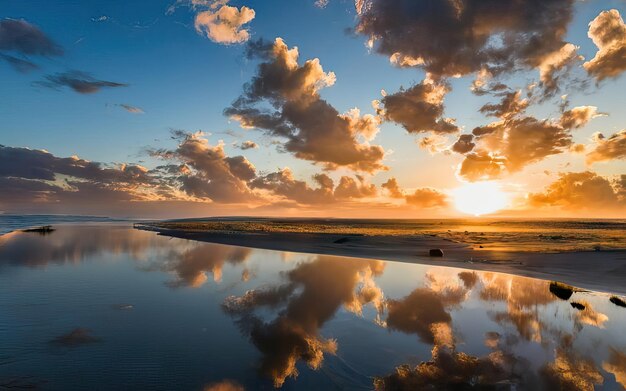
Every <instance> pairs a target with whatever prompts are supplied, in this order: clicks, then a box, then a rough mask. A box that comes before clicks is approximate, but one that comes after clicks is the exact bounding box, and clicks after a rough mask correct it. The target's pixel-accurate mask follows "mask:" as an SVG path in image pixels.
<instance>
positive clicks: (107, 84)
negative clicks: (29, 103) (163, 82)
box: [36, 71, 128, 94]
mask: <svg viewBox="0 0 626 391" xmlns="http://www.w3.org/2000/svg"><path fill="white" fill-rule="evenodd" d="M36 85H39V86H43V87H48V88H52V89H59V88H61V87H68V88H71V89H72V90H74V91H75V92H78V93H79V94H93V93H96V92H99V91H100V90H101V89H103V88H117V87H127V86H128V84H124V83H117V82H112V81H106V80H98V79H95V78H93V76H91V75H89V74H87V73H84V72H80V71H69V72H63V73H57V74H54V75H48V76H46V80H44V81H39V82H36Z"/></svg>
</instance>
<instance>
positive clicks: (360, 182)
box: [335, 175, 378, 199]
mask: <svg viewBox="0 0 626 391" xmlns="http://www.w3.org/2000/svg"><path fill="white" fill-rule="evenodd" d="M377 193H378V190H377V189H376V186H375V185H372V184H368V183H366V182H365V179H364V178H363V177H362V176H359V175H357V179H356V180H355V179H354V178H350V177H347V176H342V177H341V179H340V180H339V184H338V185H337V187H336V188H335V197H337V198H339V199H342V198H364V197H374V196H376V194H377Z"/></svg>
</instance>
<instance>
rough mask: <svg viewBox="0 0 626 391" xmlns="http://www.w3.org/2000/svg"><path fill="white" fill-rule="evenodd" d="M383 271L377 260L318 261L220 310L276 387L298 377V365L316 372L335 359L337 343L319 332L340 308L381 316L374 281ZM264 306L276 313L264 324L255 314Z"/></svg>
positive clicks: (380, 299)
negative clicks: (259, 358) (375, 311)
mask: <svg viewBox="0 0 626 391" xmlns="http://www.w3.org/2000/svg"><path fill="white" fill-rule="evenodd" d="M384 267H385V264H384V263H383V262H381V261H362V260H355V259H349V258H343V259H337V258H335V257H324V256H318V257H316V258H315V259H314V260H312V261H310V262H306V263H301V264H299V265H297V266H296V267H295V268H294V269H292V270H290V271H289V272H287V273H286V275H285V277H286V282H284V283H283V284H280V285H273V286H270V287H263V288H259V289H254V290H250V291H248V292H246V294H245V295H243V296H240V297H236V296H230V297H228V298H227V299H226V301H225V303H224V309H225V310H226V311H227V312H228V313H230V314H231V315H233V317H234V318H235V321H236V322H237V324H238V326H239V327H240V329H241V330H242V332H243V333H244V334H245V335H246V336H247V337H248V338H250V341H251V342H252V343H253V344H254V345H255V346H256V347H257V348H258V349H259V350H260V351H261V353H262V354H263V358H262V362H261V365H260V366H261V372H262V373H263V374H264V375H266V376H269V377H271V378H272V380H273V382H274V386H275V387H280V386H282V385H283V383H284V382H285V379H287V378H288V377H297V376H298V369H297V367H296V364H297V363H298V361H300V360H302V361H303V362H305V363H306V364H307V365H308V366H309V367H310V368H312V369H319V368H320V367H321V365H322V362H323V361H324V355H325V354H336V352H337V341H336V340H334V339H330V338H324V337H322V336H321V335H320V329H321V328H322V327H323V326H324V324H325V323H326V322H327V321H328V320H329V319H331V318H332V317H333V316H334V315H335V313H336V311H337V310H338V309H339V307H341V306H343V307H344V308H345V309H347V310H348V311H351V312H353V313H355V314H361V312H362V308H363V306H364V305H366V304H372V305H374V306H375V307H376V308H377V309H378V310H379V311H382V305H383V297H382V291H381V290H380V288H379V287H377V286H376V284H375V283H374V282H373V277H375V276H379V275H380V274H382V273H383V270H384ZM263 307H269V308H274V309H277V308H278V310H277V312H278V314H277V315H276V317H275V318H273V319H271V320H267V321H266V320H264V319H262V318H261V317H260V316H259V315H257V314H256V313H255V311H257V310H259V309H260V308H263Z"/></svg>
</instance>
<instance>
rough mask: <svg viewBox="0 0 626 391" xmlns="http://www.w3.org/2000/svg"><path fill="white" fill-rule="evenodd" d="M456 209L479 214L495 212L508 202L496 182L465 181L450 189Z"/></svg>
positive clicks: (475, 214)
mask: <svg viewBox="0 0 626 391" xmlns="http://www.w3.org/2000/svg"><path fill="white" fill-rule="evenodd" d="M452 197H453V199H454V206H455V207H456V209H457V210H459V211H461V212H463V213H467V214H471V215H474V216H480V215H484V214H487V213H493V212H496V211H498V210H500V209H502V208H504V207H506V206H507V204H508V199H507V195H506V193H504V192H503V191H502V190H501V189H500V185H498V184H497V183H496V182H475V183H466V184H464V185H463V186H461V187H459V188H457V189H455V190H453V191H452Z"/></svg>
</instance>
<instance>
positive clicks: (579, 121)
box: [559, 106, 603, 129]
mask: <svg viewBox="0 0 626 391" xmlns="http://www.w3.org/2000/svg"><path fill="white" fill-rule="evenodd" d="M601 115H603V114H600V113H598V108H597V107H595V106H578V107H574V108H573V109H570V110H567V111H565V112H563V114H561V119H560V121H559V122H560V123H561V126H562V127H563V128H565V129H577V128H582V127H583V126H585V125H586V124H587V123H588V122H589V121H591V119H592V118H595V117H599V116H601Z"/></svg>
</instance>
